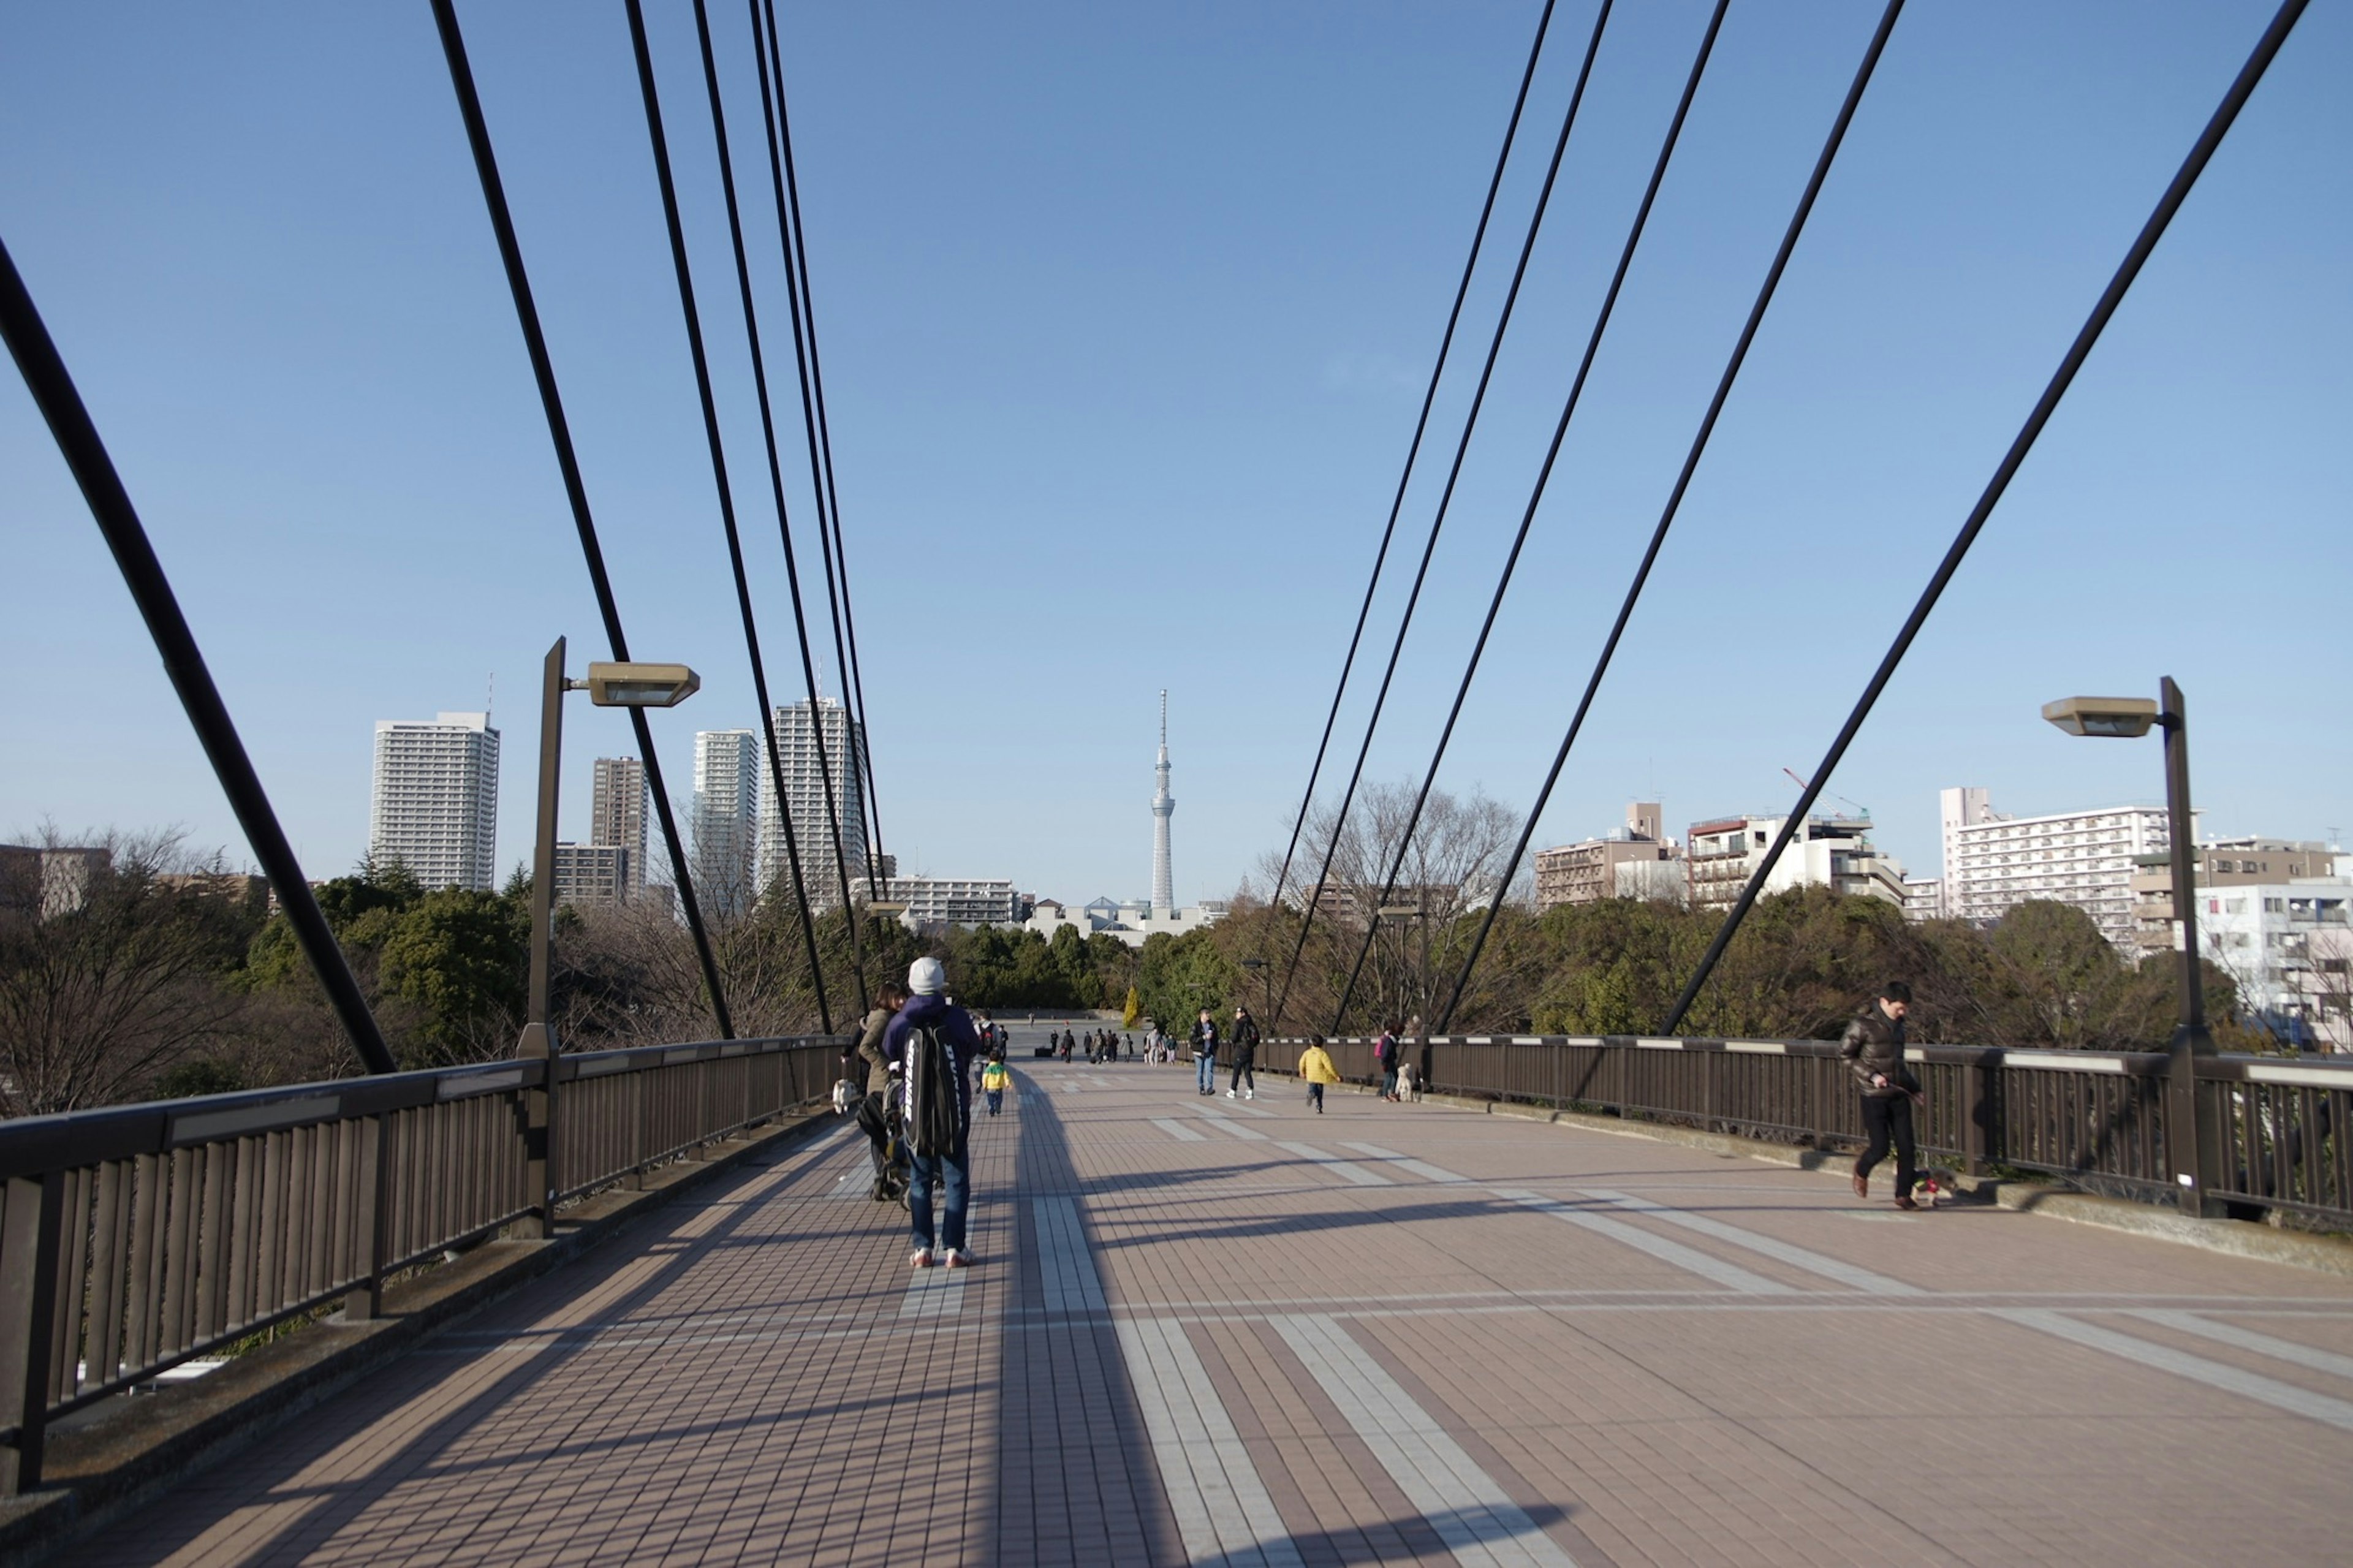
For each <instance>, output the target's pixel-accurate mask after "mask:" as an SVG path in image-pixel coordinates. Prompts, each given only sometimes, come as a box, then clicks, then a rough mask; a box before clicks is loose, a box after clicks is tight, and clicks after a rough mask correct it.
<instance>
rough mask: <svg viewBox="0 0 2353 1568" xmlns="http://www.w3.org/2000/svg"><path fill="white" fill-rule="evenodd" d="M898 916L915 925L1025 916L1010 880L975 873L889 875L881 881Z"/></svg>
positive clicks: (1012, 921)
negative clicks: (900, 913) (900, 907)
mask: <svg viewBox="0 0 2353 1568" xmlns="http://www.w3.org/2000/svg"><path fill="white" fill-rule="evenodd" d="M883 886H884V887H885V888H886V889H889V892H888V894H887V897H888V898H889V899H890V900H891V901H892V902H893V903H899V904H904V905H906V906H907V910H906V913H905V914H904V915H903V916H902V917H901V918H902V920H903V921H905V922H906V923H907V924H910V925H913V926H916V927H919V928H920V927H923V926H983V925H1016V924H1018V923H1019V922H1020V921H1022V920H1024V919H1025V918H1027V917H1026V916H1025V915H1024V914H1023V913H1022V910H1021V895H1020V894H1018V893H1017V892H1015V891H1014V889H1013V884H1012V882H1011V881H1010V880H998V879H993V878H978V877H892V878H891V879H889V880H888V881H886V882H885V883H883Z"/></svg>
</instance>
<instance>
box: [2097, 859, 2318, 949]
mask: <svg viewBox="0 0 2353 1568" xmlns="http://www.w3.org/2000/svg"><path fill="white" fill-rule="evenodd" d="M2348 869H2353V868H2348ZM2189 874H2190V877H2191V879H2192V880H2193V885H2194V886H2197V887H2200V888H2210V887H2211V888H2242V887H2251V886H2253V885H2254V884H2256V883H2258V882H2279V881H2287V880H2293V879H2296V878H2299V877H2327V876H2343V875H2346V874H2347V872H2346V871H2345V870H2340V869H2338V868H2337V856H2336V854H2335V852H2334V851H2333V850H2332V849H2331V848H2330V847H2328V846H2327V845H2326V844H2322V843H2319V842H2317V841H2316V840H2313V839H2291V838H2218V839H2211V840H2209V841H2208V842H2206V843H2203V844H2200V845H2199V846H2198V847H2196V848H2195V849H2193V850H2191V851H2190V861H2189ZM2130 886H2131V888H2132V947H2133V950H2134V951H2136V952H2141V953H2150V952H2170V951H2172V950H2173V949H2174V948H2175V947H2176V946H2177V945H2178V943H2177V942H2176V939H2175V936H2174V931H2173V918H2174V917H2173V857H2172V855H2171V854H2170V853H2168V852H2167V851H2165V850H2158V852H2157V853H2155V854H2151V855H2136V856H2135V857H2133V869H2132V879H2131V883H2130Z"/></svg>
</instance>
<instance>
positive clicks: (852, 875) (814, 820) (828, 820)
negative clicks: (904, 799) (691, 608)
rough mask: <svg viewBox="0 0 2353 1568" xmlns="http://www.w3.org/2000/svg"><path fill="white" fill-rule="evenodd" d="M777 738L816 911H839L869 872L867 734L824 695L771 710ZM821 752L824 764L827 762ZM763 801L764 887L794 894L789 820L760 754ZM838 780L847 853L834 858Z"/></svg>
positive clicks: (787, 806) (761, 858)
mask: <svg viewBox="0 0 2353 1568" xmlns="http://www.w3.org/2000/svg"><path fill="white" fill-rule="evenodd" d="M769 723H770V725H771V726H772V728H773V732H774V734H775V735H776V761H777V765H778V768H779V770H780V771H781V772H782V773H783V774H784V781H785V799H784V802H783V803H782V804H783V806H784V809H785V810H786V811H789V812H790V813H791V821H792V825H793V844H794V847H795V848H796V849H797V851H798V852H799V855H800V862H801V878H802V881H803V885H804V886H805V887H807V889H808V898H809V905H810V907H811V908H812V909H834V908H837V907H839V904H840V902H841V897H842V889H843V888H844V887H845V886H847V885H848V884H849V883H850V882H851V881H853V880H854V879H858V878H860V877H862V876H864V875H865V873H866V814H865V811H864V809H863V807H862V805H861V804H860V802H861V800H862V798H863V797H862V795H860V771H859V759H860V752H861V749H862V747H863V744H864V741H865V737H864V735H863V734H862V733H861V732H860V728H859V726H858V725H856V724H854V723H852V722H851V721H850V719H849V711H848V710H846V709H844V708H843V707H842V706H841V704H840V703H839V702H835V701H833V700H830V699H827V698H820V699H818V703H817V706H816V707H815V708H814V709H812V708H811V707H810V705H809V704H807V703H806V702H794V703H790V704H787V705H786V706H785V707H781V708H778V709H777V710H776V711H775V712H774V713H772V714H770V715H769ZM820 752H822V763H820ZM754 773H756V775H757V778H758V786H759V801H760V850H759V884H758V885H759V887H760V889H761V890H763V891H765V890H766V889H769V888H772V887H773V888H777V889H778V890H779V891H781V892H783V893H784V894H785V895H786V896H787V897H789V896H790V895H791V890H792V883H791V875H792V868H791V864H790V862H789V861H788V860H787V859H786V855H785V837H784V827H783V823H784V820H785V819H784V817H783V816H782V815H781V814H780V812H779V810H778V802H777V800H776V784H775V782H774V781H773V780H772V779H771V777H770V776H769V772H768V762H767V759H766V758H765V757H760V758H759V759H758V760H757V764H756V766H755V768H754ZM828 781H830V783H831V784H832V811H833V812H835V813H839V818H840V824H841V858H840V861H839V863H837V862H836V861H835V859H834V842H833V817H832V816H830V815H829V814H828V805H827V788H826V786H827V784H828Z"/></svg>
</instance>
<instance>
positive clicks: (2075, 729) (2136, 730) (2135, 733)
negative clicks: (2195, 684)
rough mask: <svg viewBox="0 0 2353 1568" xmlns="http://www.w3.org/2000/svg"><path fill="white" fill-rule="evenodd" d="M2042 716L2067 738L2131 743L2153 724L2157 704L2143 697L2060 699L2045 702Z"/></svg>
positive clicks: (2155, 717) (2144, 733)
mask: <svg viewBox="0 0 2353 1568" xmlns="http://www.w3.org/2000/svg"><path fill="white" fill-rule="evenodd" d="M2042 716H2043V717H2044V718H2045V719H2047V720H2049V721H2051V722H2052V723H2053V724H2056V725H2057V726H2059V728H2061V729H2062V730H2064V731H2067V733H2069V734H2070V735H2095V736H2103V737H2110V738H2115V739H2118V740H2133V739H2137V738H2138V737H2140V736H2142V735H2146V734H2147V733H2148V731H2149V727H2150V726H2151V725H2153V724H2155V723H2156V722H2157V704H2156V703H2155V702H2154V701H2152V700H2149V699H2148V698H2146V697H2063V698H2061V699H2060V700H2058V701H2056V702H2045V703H2044V704H2043V705H2042Z"/></svg>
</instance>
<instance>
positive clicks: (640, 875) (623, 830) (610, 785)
mask: <svg viewBox="0 0 2353 1568" xmlns="http://www.w3.org/2000/svg"><path fill="white" fill-rule="evenodd" d="M588 842H589V843H591V844H601V845H606V846H608V847H614V848H619V849H626V850H628V852H629V857H628V869H627V874H626V875H625V876H624V878H623V879H622V884H621V896H622V897H623V898H632V897H635V896H636V895H637V894H638V893H639V892H641V891H643V890H644V889H645V885H646V764H645V763H642V762H639V761H638V759H637V758H635V757H599V758H597V759H596V785H595V788H594V790H593V791H592V793H591V794H590V796H589V806H588Z"/></svg>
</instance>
